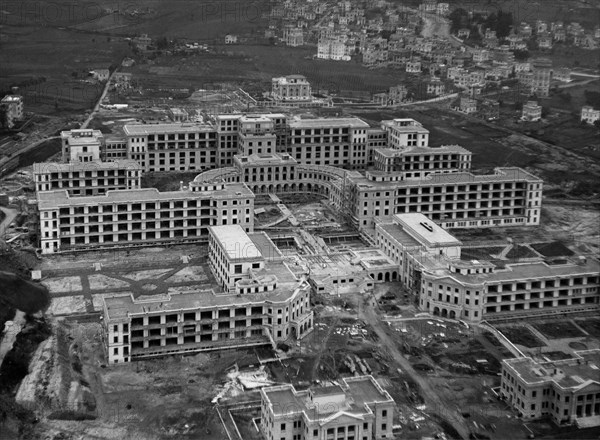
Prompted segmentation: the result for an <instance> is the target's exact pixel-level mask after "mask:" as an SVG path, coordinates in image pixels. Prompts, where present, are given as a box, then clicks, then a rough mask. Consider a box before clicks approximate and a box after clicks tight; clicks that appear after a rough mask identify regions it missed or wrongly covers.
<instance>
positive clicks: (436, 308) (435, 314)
mask: <svg viewBox="0 0 600 440" xmlns="http://www.w3.org/2000/svg"><path fill="white" fill-rule="evenodd" d="M439 314H440V308H439V307H434V308H433V315H434V316H439Z"/></svg>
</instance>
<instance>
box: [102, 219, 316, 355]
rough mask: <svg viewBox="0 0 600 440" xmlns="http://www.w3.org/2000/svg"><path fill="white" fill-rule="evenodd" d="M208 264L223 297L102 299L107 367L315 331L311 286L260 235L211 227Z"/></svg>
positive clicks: (233, 227) (212, 293)
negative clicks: (108, 364) (137, 360)
mask: <svg viewBox="0 0 600 440" xmlns="http://www.w3.org/2000/svg"><path fill="white" fill-rule="evenodd" d="M209 229H210V246H209V261H210V267H211V269H212V271H213V274H214V275H215V277H216V279H217V281H218V283H219V284H220V285H221V286H222V287H223V288H224V290H223V291H222V292H215V291H213V290H207V291H193V292H185V293H179V294H173V295H170V294H168V293H166V294H164V295H152V296H149V297H145V298H141V297H140V298H134V297H133V295H131V296H113V297H105V298H104V300H103V313H104V320H103V322H104V326H105V334H106V338H105V344H106V350H107V357H108V360H109V363H111V364H114V363H122V362H130V361H132V360H136V359H143V358H149V357H156V356H164V355H168V354H183V353H193V352H199V351H208V350H218V349H224V348H241V347H250V346H257V345H272V346H274V345H275V344H276V343H277V342H279V341H284V340H287V339H288V338H290V337H295V338H296V339H302V338H303V337H304V336H306V335H307V334H308V333H310V332H311V331H312V329H313V312H312V310H311V307H310V298H309V296H310V290H311V289H310V285H309V283H308V282H307V279H306V276H305V275H304V274H300V276H297V275H296V274H294V273H293V272H292V271H291V270H290V269H289V267H288V266H287V265H286V264H285V263H284V261H283V258H282V256H281V253H280V252H279V250H278V249H277V247H276V246H275V245H274V244H273V242H272V241H271V240H270V239H269V238H268V237H267V235H266V234H264V233H256V234H247V233H246V230H245V229H244V228H243V227H242V226H240V225H229V226H215V227H210V228H209Z"/></svg>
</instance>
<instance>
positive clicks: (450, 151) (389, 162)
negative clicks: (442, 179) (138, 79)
mask: <svg viewBox="0 0 600 440" xmlns="http://www.w3.org/2000/svg"><path fill="white" fill-rule="evenodd" d="M471 156H472V154H471V152H470V151H468V150H466V149H464V148H463V147H460V146H458V145H443V146H441V147H435V148H434V147H411V148H409V149H406V150H398V149H393V148H375V149H374V150H373V165H374V167H375V169H376V170H377V171H383V172H386V173H404V178H406V179H411V178H421V177H425V176H426V175H428V174H430V173H435V172H454V171H466V170H469V169H470V168H471Z"/></svg>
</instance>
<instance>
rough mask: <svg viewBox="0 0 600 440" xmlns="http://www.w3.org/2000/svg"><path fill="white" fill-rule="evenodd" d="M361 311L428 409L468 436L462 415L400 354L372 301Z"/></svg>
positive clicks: (468, 431) (381, 343) (463, 436)
mask: <svg viewBox="0 0 600 440" xmlns="http://www.w3.org/2000/svg"><path fill="white" fill-rule="evenodd" d="M361 311H362V315H363V316H362V317H363V319H364V320H365V321H366V322H368V323H369V324H370V325H371V326H372V327H373V331H374V332H375V333H376V334H377V336H378V337H379V341H380V345H382V346H385V347H386V349H387V351H388V352H389V354H390V355H391V356H392V359H393V360H394V362H395V363H396V364H397V365H398V367H399V368H401V369H402V371H403V372H405V373H406V374H408V375H409V376H410V378H411V379H412V380H414V381H415V383H417V384H418V385H419V387H420V389H421V394H422V396H423V399H424V400H425V404H426V405H427V407H428V410H429V411H432V412H433V413H435V414H438V415H439V416H440V417H442V418H444V419H445V420H446V421H447V422H448V423H449V424H450V425H452V427H453V428H454V429H455V430H456V432H458V433H459V434H460V436H461V437H462V438H463V439H467V438H469V433H470V429H469V427H468V425H467V423H466V422H465V420H464V418H463V417H462V415H460V414H459V413H458V412H457V411H454V410H453V409H452V408H451V407H450V406H449V405H448V403H446V402H443V401H442V400H441V399H440V398H439V396H438V394H437V393H436V392H435V390H434V389H433V388H432V386H431V384H430V383H429V382H428V381H427V378H425V377H423V376H421V375H420V374H419V373H417V372H416V371H415V370H414V369H413V367H412V365H411V364H410V362H408V360H406V358H405V357H404V356H402V353H400V351H399V350H398V348H397V346H396V343H395V342H394V341H393V339H392V338H391V337H390V336H389V335H388V334H387V332H386V331H385V324H384V323H383V322H382V321H381V320H380V319H379V316H377V313H376V311H375V310H374V308H373V304H372V301H371V300H369V301H368V304H367V305H366V306H364V307H362V308H361Z"/></svg>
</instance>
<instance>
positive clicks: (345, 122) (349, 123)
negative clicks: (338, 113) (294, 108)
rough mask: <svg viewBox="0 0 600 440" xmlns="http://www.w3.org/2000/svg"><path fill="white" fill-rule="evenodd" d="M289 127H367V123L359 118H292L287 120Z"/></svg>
mask: <svg viewBox="0 0 600 440" xmlns="http://www.w3.org/2000/svg"><path fill="white" fill-rule="evenodd" d="M288 125H289V126H290V128H298V129H301V128H325V127H351V128H369V124H367V123H366V122H365V121H363V120H362V119H359V118H314V119H292V120H290V121H288Z"/></svg>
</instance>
